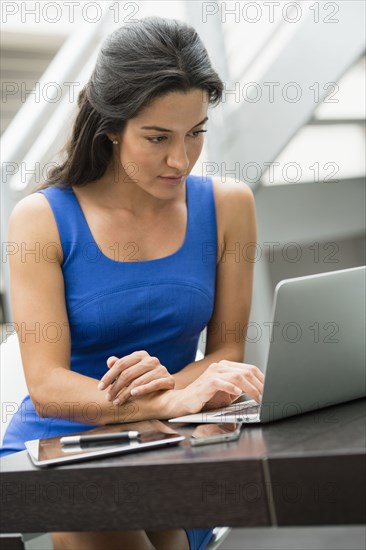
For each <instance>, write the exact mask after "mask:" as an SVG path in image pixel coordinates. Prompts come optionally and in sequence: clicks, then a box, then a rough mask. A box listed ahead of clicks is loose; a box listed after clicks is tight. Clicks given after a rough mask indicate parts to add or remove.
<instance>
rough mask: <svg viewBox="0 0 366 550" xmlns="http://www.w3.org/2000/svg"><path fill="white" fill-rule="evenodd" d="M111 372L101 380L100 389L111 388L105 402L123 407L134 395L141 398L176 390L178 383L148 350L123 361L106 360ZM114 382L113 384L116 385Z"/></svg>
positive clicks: (115, 358) (125, 357) (127, 356)
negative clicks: (154, 393) (158, 392)
mask: <svg viewBox="0 0 366 550" xmlns="http://www.w3.org/2000/svg"><path fill="white" fill-rule="evenodd" d="M107 366H108V368H109V371H108V372H107V373H106V374H105V375H104V376H103V377H102V378H101V380H100V382H99V384H98V389H99V390H104V389H108V393H107V395H106V399H107V400H108V401H113V404H114V405H120V404H121V403H123V402H124V401H127V400H128V399H129V398H130V397H131V396H132V397H140V395H146V394H148V393H151V392H155V391H158V390H172V389H174V385H175V381H174V378H173V376H172V375H171V374H170V373H169V372H168V370H167V369H166V368H165V367H164V366H163V365H162V364H161V363H160V361H159V359H158V358H157V357H153V356H151V355H149V353H147V351H145V350H141V351H135V352H133V353H131V354H130V355H125V356H124V357H122V358H120V359H119V358H118V357H115V356H111V357H109V358H108V360H107ZM113 381H114V382H113Z"/></svg>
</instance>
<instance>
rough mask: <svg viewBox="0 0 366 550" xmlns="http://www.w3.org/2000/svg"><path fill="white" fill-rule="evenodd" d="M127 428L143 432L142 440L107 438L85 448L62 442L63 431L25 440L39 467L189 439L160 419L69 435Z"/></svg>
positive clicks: (31, 457) (112, 431) (173, 443)
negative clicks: (105, 440)
mask: <svg viewBox="0 0 366 550" xmlns="http://www.w3.org/2000/svg"><path fill="white" fill-rule="evenodd" d="M126 430H137V431H139V432H140V433H141V436H140V437H139V439H138V440H130V441H123V442H118V443H116V442H115V441H114V442H103V443H97V444H95V445H88V447H87V448H82V447H81V446H80V445H62V444H61V442H60V439H61V437H62V435H60V436H56V437H49V438H44V439H32V440H30V441H26V442H25V447H26V449H27V451H28V454H29V457H30V459H31V461H32V462H33V464H34V465H35V466H37V467H39V468H45V467H48V466H56V465H59V464H67V463H70V462H81V461H84V460H91V459H96V458H103V457H105V456H114V455H121V454H125V453H132V452H139V451H145V450H149V449H153V448H156V447H163V446H166V445H177V444H178V443H180V442H181V441H183V440H184V439H185V436H183V435H181V434H179V433H178V432H176V431H175V430H173V429H171V428H170V427H169V426H165V424H163V423H162V422H160V421H159V420H146V421H141V422H133V423H123V424H107V425H104V426H100V427H97V428H92V429H91V430H87V431H83V432H76V433H73V434H67V435H84V434H93V433H94V434H100V433H118V432H123V431H126Z"/></svg>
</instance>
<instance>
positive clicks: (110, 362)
mask: <svg viewBox="0 0 366 550" xmlns="http://www.w3.org/2000/svg"><path fill="white" fill-rule="evenodd" d="M118 359H119V357H116V356H115V355H111V356H110V357H108V359H107V367H108V368H109V369H110V368H111V367H113V365H114V364H115V362H116V361H118Z"/></svg>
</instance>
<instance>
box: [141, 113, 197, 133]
mask: <svg viewBox="0 0 366 550" xmlns="http://www.w3.org/2000/svg"><path fill="white" fill-rule="evenodd" d="M206 120H208V117H207V116H206V118H204V119H203V120H201V122H198V124H195V125H194V126H193V128H196V126H200V124H203V123H204V122H206ZM193 128H191V130H193ZM140 129H141V130H156V131H157V132H171V131H172V130H169V129H168V128H160V126H141V128H140Z"/></svg>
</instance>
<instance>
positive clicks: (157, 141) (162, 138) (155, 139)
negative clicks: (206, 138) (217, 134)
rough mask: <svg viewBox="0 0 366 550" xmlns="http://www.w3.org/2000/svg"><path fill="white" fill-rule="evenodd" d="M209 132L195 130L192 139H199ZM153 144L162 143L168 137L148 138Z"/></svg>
mask: <svg viewBox="0 0 366 550" xmlns="http://www.w3.org/2000/svg"><path fill="white" fill-rule="evenodd" d="M204 132H207V130H195V131H194V132H192V137H193V138H197V137H198V136H199V134H201V133H204ZM146 139H147V140H148V141H150V142H151V143H162V142H163V141H164V140H165V139H167V138H166V136H154V137H147V138H146Z"/></svg>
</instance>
